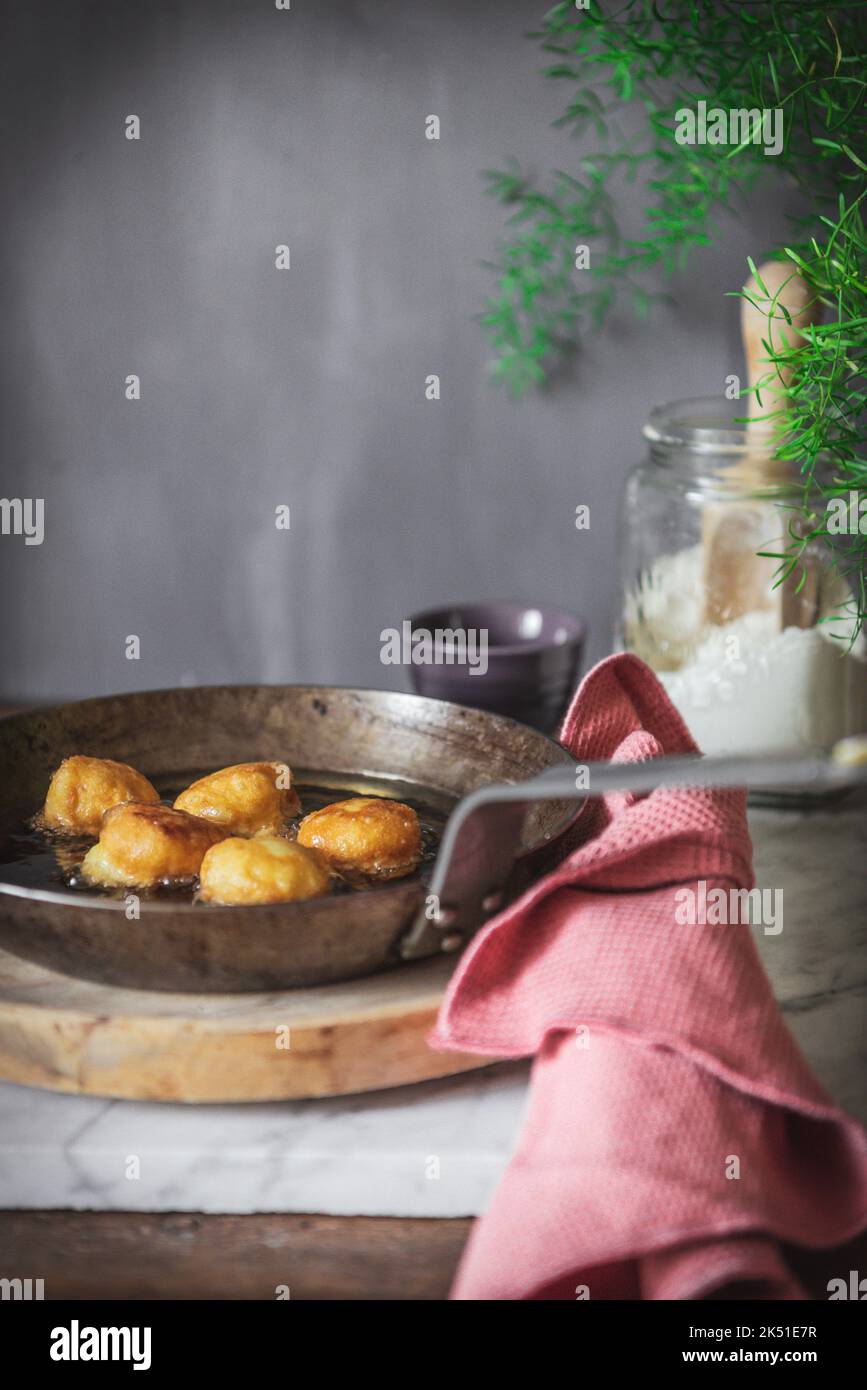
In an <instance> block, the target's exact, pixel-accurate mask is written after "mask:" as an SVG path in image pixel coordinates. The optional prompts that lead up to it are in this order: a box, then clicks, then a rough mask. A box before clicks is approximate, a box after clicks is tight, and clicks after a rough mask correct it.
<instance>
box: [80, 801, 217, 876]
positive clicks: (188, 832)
mask: <svg viewBox="0 0 867 1390" xmlns="http://www.w3.org/2000/svg"><path fill="white" fill-rule="evenodd" d="M226 833H227V832H226V831H225V830H222V829H221V828H220V827H219V826H218V825H211V823H210V822H209V821H206V820H202V819H201V818H200V817H199V816H188V815H187V814H186V812H185V811H174V810H172V808H171V807H170V806H151V805H147V804H143V803H142V802H138V801H127V802H125V803H124V804H123V805H122V806H113V807H112V809H111V810H110V811H106V813H105V816H104V817H103V821H102V829H101V831H100V835H99V839H98V840H97V842H96V844H95V845H94V846H93V848H92V849H89V850H88V852H87V854H86V855H85V857H84V862H83V864H82V866H81V872H82V874H83V876H84V878H86V879H87V881H88V883H95V884H101V885H102V886H103V887H106V888H116V887H130V888H147V887H149V886H151V885H153V884H155V883H159V882H160V880H162V879H166V880H170V881H171V880H175V879H186V878H194V877H195V876H196V874H197V873H198V872H199V869H200V867H201V863H202V859H203V858H204V856H205V851H206V850H208V849H210V848H211V845H215V844H216V843H217V842H218V841H219V840H224V839H225V838H226Z"/></svg>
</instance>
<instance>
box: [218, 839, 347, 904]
mask: <svg viewBox="0 0 867 1390" xmlns="http://www.w3.org/2000/svg"><path fill="white" fill-rule="evenodd" d="M199 876H200V884H201V886H200V889H199V897H200V898H201V899H202V901H203V902H207V903H224V904H227V905H229V904H233V903H286V902H292V901H293V900H294V899H302V898H320V897H322V895H323V894H324V893H327V892H328V890H329V888H330V887H331V875H330V874H329V872H328V869H327V868H326V866H325V864H324V862H323V860H322V859H321V858H320V857H319V855H318V854H317V853H316V851H315V850H312V849H303V848H302V846H301V845H299V844H296V843H295V841H294V840H284V839H278V838H277V837H276V836H273V835H272V836H265V835H261V836H259V837H258V838H257V839H255V840H242V839H240V838H239V837H237V836H232V838H231V839H228V840H223V842H222V844H219V845H214V847H213V849H209V850H208V852H207V854H206V855H205V857H204V859H203V860H202V867H201V870H200V874H199Z"/></svg>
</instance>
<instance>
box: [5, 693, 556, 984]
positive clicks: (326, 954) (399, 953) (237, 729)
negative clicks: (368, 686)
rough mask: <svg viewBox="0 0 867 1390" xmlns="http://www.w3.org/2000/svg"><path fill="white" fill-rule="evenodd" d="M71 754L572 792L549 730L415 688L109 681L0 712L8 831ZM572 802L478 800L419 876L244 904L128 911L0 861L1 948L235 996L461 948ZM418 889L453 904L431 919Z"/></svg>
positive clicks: (62, 966)
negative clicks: (79, 693) (58, 701)
mask: <svg viewBox="0 0 867 1390" xmlns="http://www.w3.org/2000/svg"><path fill="white" fill-rule="evenodd" d="M73 753H86V754H88V755H90V756H94V757H106V758H115V759H117V760H118V761H120V762H125V763H130V764H131V765H132V766H133V767H135V768H137V769H139V770H140V771H141V772H143V773H144V774H145V775H146V776H147V777H150V778H151V779H153V780H156V781H157V782H159V780H160V779H162V780H163V781H165V780H166V779H167V778H168V777H170V776H171V775H173V774H177V773H178V772H180V771H181V770H182V769H194V770H196V771H197V772H198V773H199V774H200V773H201V772H202V771H211V770H214V769H216V768H219V767H225V766H228V765H230V764H232V763H239V762H251V761H258V760H266V759H267V760H271V759H277V760H285V761H286V762H288V763H289V764H290V766H296V767H303V768H304V769H310V770H313V771H314V772H315V770H317V769H319V770H321V771H322V772H323V773H328V774H331V775H334V776H335V778H336V784H337V785H340V782H339V777H340V775H343V776H344V777H345V779H346V783H351V782H352V781H353V780H358V779H362V780H363V779H364V777H383V776H384V777H388V778H395V779H400V781H402V782H404V783H405V782H409V783H412V784H415V787H416V788H417V789H418V790H419V793H420V795H421V796H422V798H424V797H430V798H431V799H435V800H438V801H439V803H440V804H441V805H443V804H445V805H446V806H449V805H457V803H458V802H460V800H461V799H462V798H466V797H467V796H468V795H469V794H471V793H473V792H475V791H476V790H478V789H480V788H483V787H485V786H487V785H489V784H492V783H497V782H498V783H518V782H522V781H525V780H527V779H530V778H533V777H535V776H537V775H538V774H540V773H542V772H544V771H545V770H546V769H550V768H555V767H560V768H561V769H562V770H563V771H564V772H565V773H566V774H567V791H568V788H569V787H570V786H571V781H570V780H569V769H570V768H572V767H574V763H573V760H572V758H571V757H570V756H569V754H568V753H567V752H566V751H565V750H564V749H563V748H561V747H560V745H559V744H557V743H554V742H553V741H552V740H551V739H549V738H546V737H545V736H544V735H543V734H540V733H538V732H536V731H535V730H533V729H529V728H526V727H525V726H524V725H522V724H517V723H515V722H514V721H513V720H511V719H506V718H504V717H502V716H499V715H494V714H490V713H488V712H487V711H483V710H477V709H469V708H465V707H463V706H461V705H455V704H451V703H448V702H446V701H442V700H431V699H427V698H424V697H422V696H418V695H405V694H400V693H393V692H389V691H374V690H352V689H345V688H341V687H314V686H300V685H286V686H262V685H258V686H209V687H204V688H198V689H193V688H188V689H180V690H156V691H146V692H141V693H135V694H129V695H115V696H108V697H106V698H101V699H96V700H84V701H81V702H79V703H76V704H68V705H62V706H59V707H58V708H56V709H48V710H37V711H34V712H31V713H26V714H19V715H13V716H12V717H10V718H8V719H5V720H2V721H0V838H2V839H3V840H4V842H5V843H6V844H8V843H9V837H10V836H14V835H15V834H16V833H18V834H20V832H21V830H22V828H23V827H24V825H25V824H26V822H27V821H28V819H29V818H30V817H31V816H32V815H33V814H34V812H35V811H37V810H38V809H39V808H40V807H41V805H42V802H43V800H44V797H45V791H46V788H47V786H48V781H49V778H50V775H51V773H52V772H53V771H54V769H55V768H56V767H57V765H58V764H59V762H60V761H61V759H62V758H64V757H68V756H69V755H70V754H73ZM571 778H572V779H574V774H571ZM398 785H399V783H398ZM338 796H339V794H338ZM335 799H337V797H336V798H335ZM579 810H580V801H579V800H578V799H577V797H573V796H570V795H568V794H567V795H566V796H565V797H563V796H557V797H554V798H553V799H544V800H540V801H538V802H537V803H536V804H535V805H532V806H528V805H526V804H524V803H522V802H520V801H515V802H510V803H507V804H505V805H500V806H498V807H488V806H485V805H479V806H478V807H476V808H475V809H473V810H472V813H471V814H469V815H465V816H464V817H463V818H457V819H459V820H460V828H459V832H458V833H457V834H454V835H452V836H451V837H448V840H449V851H448V862H444V861H443V857H442V854H441V855H440V859H439V860H438V861H437V863H436V864H435V866H434V871H433V878H432V880H431V885H426V884H425V883H424V882H423V881H422V880H421V879H420V878H419V877H418V876H417V875H416V876H413V877H412V878H409V879H403V880H398V881H397V882H394V883H391V884H388V885H384V886H381V887H376V888H371V889H369V890H366V891H364V892H355V893H344V894H336V895H333V896H331V897H326V898H318V899H314V900H312V901H309V902H298V903H280V904H273V905H270V904H269V905H264V904H263V905H261V906H253V907H249V906H248V907H215V906H208V905H205V904H202V903H195V904H194V903H192V902H186V901H174V900H167V899H163V900H160V899H159V898H154V899H151V900H149V899H147V898H146V897H143V898H142V899H141V904H140V913H141V915H140V918H139V920H128V919H127V916H126V912H125V906H124V902H123V900H122V899H120V900H118V899H115V898H109V897H99V896H97V895H90V894H83V893H81V892H80V891H72V890H70V889H66V888H65V886H64V885H63V884H62V882H59V883H58V886H57V888H56V889H55V888H54V887H38V888H37V887H30V886H27V885H26V884H22V883H20V882H15V881H14V876H12V875H8V874H7V875H4V874H3V873H2V871H0V880H2V881H0V946H2V947H4V948H5V949H7V950H9V951H12V952H13V953H14V954H16V955H18V956H23V957H24V958H25V959H27V960H31V961H35V962H37V963H38V964H42V965H47V966H49V967H51V968H52V969H55V970H59V971H61V972H64V973H66V974H69V975H75V976H79V977H83V978H85V979H90V980H98V981H101V982H104V983H108V984H117V985H123V986H129V987H132V988H140V989H157V990H191V991H206V992H208V991H210V992H217V991H228V992H234V991H248V990H269V989H284V988H292V987H295V986H304V985H314V984H325V983H328V982H330V981H335V980H346V979H351V978H352V977H354V976H360V975H366V974H371V973H373V972H375V971H377V970H381V969H383V968H385V967H388V966H391V965H397V964H399V963H400V962H401V960H403V959H407V958H410V957H411V958H416V957H421V956H426V955H433V954H435V953H439V952H441V951H444V950H445V951H448V950H456V949H458V948H459V947H460V946H461V945H462V944H463V942H464V941H465V940H466V939H467V937H468V935H469V934H470V933H471V932H472V931H473V930H474V929H475V928H476V927H477V926H478V925H479V924H480V923H481V922H482V921H483V920H484V918H485V916H487V915H490V913H491V912H493V911H494V910H495V909H496V908H497V906H498V905H499V904H500V902H501V900H502V894H503V890H504V888H505V887H506V886H507V880H508V879H509V875H510V872H511V871H512V870H513V868H516V870H517V873H518V876H520V864H519V863H517V861H521V860H523V861H524V865H525V867H524V878H526V877H527V873H528V870H527V868H526V862H527V859H528V857H529V856H531V855H532V854H533V852H534V851H537V850H539V849H540V848H541V847H542V846H544V845H550V844H552V843H553V842H554V841H556V840H557V838H558V837H560V836H561V835H562V834H563V833H564V831H565V830H566V829H567V828H568V827H569V825H571V823H572V821H573V820H574V819H575V817H576V815H577V814H578V812H579ZM492 817H493V818H496V819H495V820H493V821H492V819H491V818H492ZM486 818H487V819H486ZM453 819H455V818H454V817H453ZM492 831H493V833H492ZM446 838H447V837H444V840H443V844H445V842H446ZM432 888H433V889H435V890H436V891H437V893H438V896H439V895H441V896H442V900H443V902H444V903H447V904H449V906H448V910H447V911H443V913H442V914H441V915H438V916H434V917H432V915H431V905H430V902H429V901H428V895H429V893H430V892H431V889H432Z"/></svg>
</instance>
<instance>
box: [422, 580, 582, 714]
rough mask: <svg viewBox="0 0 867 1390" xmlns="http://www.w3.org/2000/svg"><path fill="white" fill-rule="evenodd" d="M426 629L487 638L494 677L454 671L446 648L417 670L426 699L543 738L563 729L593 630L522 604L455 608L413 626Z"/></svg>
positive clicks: (429, 612) (430, 613)
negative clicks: (492, 716) (472, 710)
mask: <svg viewBox="0 0 867 1390" xmlns="http://www.w3.org/2000/svg"><path fill="white" fill-rule="evenodd" d="M410 622H411V623H412V629H413V632H415V631H416V630H418V629H424V630H425V631H427V632H430V633H436V631H437V629H440V630H446V629H449V628H451V629H460V630H463V631H464V632H467V631H469V630H475V631H476V632H480V631H486V632H487V634H488V637H487V643H488V650H487V660H488V665H487V670H486V671H485V672H484V673H482V672H481V671H474V670H473V668H472V666H471V665H470V664H469V663H466V664H464V665H457V664H454V663H453V662H452V663H449V662H448V661H447V660H446V659H445V658H446V656H447V655H448V651H447V648H446V646H445V645H444V644H443V643H442V642H440V643H435V644H434V652H435V656H436V660H435V661H434V662H429V663H425V664H423V665H418V666H416V665H413V666H411V667H410V671H411V675H412V681H413V685H414V686H415V689H416V691H417V692H418V694H419V695H429V696H432V697H433V698H434V699H436V700H452V701H454V702H455V703H456V704H461V705H473V706H475V707H476V708H477V709H486V710H492V711H494V712H495V713H496V714H507V715H509V716H510V717H511V718H512V719H518V720H520V721H521V723H522V724H529V725H530V726H531V727H532V728H534V729H541V730H542V732H543V733H551V732H552V731H553V730H554V729H556V727H557V725H558V723H559V722H560V720H561V718H562V717H563V715H564V713H565V711H566V707H567V705H568V703H569V700H570V698H571V696H572V694H573V693H574V690H575V686H576V685H577V682H578V674H579V670H580V665H581V655H582V651H583V648H584V638H585V634H586V631H587V628H586V624H585V623H584V621H583V620H582V619H581V618H578V617H576V616H575V615H574V614H573V613H565V612H563V611H562V610H561V609H559V608H540V607H534V606H532V605H529V604H519V603H453V604H450V605H449V606H448V607H447V608H428V609H425V610H424V611H423V612H420V613H414V614H413V615H412V617H411V618H410Z"/></svg>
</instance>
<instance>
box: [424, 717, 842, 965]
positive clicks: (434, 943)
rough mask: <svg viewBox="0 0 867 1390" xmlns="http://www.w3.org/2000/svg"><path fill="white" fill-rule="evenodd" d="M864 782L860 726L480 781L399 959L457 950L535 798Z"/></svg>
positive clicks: (474, 925)
mask: <svg viewBox="0 0 867 1390" xmlns="http://www.w3.org/2000/svg"><path fill="white" fill-rule="evenodd" d="M865 784H867V735H857V736H855V737H853V738H849V739H845V740H843V742H842V743H839V744H837V745H836V747H835V748H834V749H833V750H832V752H831V756H830V758H824V757H818V756H810V755H807V756H795V757H787V756H785V755H784V756H776V757H751V758H750V757H731V758H704V757H701V756H700V755H697V754H694V753H693V754H686V755H683V756H678V757H668V758H651V759H649V760H648V761H647V762H644V763H587V764H585V765H584V766H583V767H581V766H576V767H568V768H565V767H553V768H548V769H547V770H546V771H545V772H541V773H539V774H538V776H536V777H532V778H530V780H529V781H526V782H517V783H511V784H504V785H494V786H490V787H481V788H480V789H479V790H478V791H475V792H472V793H471V794H470V795H469V796H467V797H465V798H464V800H463V801H461V802H460V803H459V805H458V806H457V807H456V808H455V810H454V812H453V813H452V815H451V817H450V819H449V822H448V825H447V826H446V829H445V834H444V835H443V839H442V844H441V846H440V852H439V855H438V857H437V862H436V864H435V865H434V871H433V876H432V878H431V882H430V888H429V892H428V897H427V901H426V903H425V906H424V907H423V908H422V909H421V910H420V911H419V912H418V914H417V915H416V917H415V918H414V919H413V922H412V924H411V926H410V927H409V928H408V930H407V932H406V934H405V935H404V936H403V937H402V938H401V940H400V943H399V951H400V954H401V956H402V957H403V959H404V960H414V959H416V958H417V957H419V956H429V955H432V954H433V953H434V952H435V951H457V950H459V949H460V948H461V947H462V946H463V945H464V943H465V941H467V940H468V939H469V937H470V936H471V935H472V934H473V932H475V931H476V930H477V929H478V928H479V927H480V926H481V924H482V923H483V922H484V921H485V920H486V918H488V917H490V916H491V915H492V914H493V913H494V912H496V911H497V910H498V909H499V907H500V906H501V904H502V901H503V889H504V887H505V884H506V881H507V879H508V877H509V874H510V872H511V870H512V866H513V864H514V861H515V859H516V857H517V854H518V851H519V850H520V848H521V840H522V835H521V832H522V830H523V827H524V820H525V818H526V815H527V810H528V809H529V806H530V805H531V804H532V803H533V802H535V801H545V800H554V799H557V800H559V799H564V800H565V799H568V798H570V797H575V799H576V800H577V801H580V802H584V801H586V799H587V798H588V797H589V796H602V795H604V794H606V793H608V792H616V791H632V792H636V793H639V794H640V793H644V792H650V791H653V790H655V789H656V788H658V787H709V786H710V787H749V786H754V787H755V786H759V787H774V788H777V787H784V788H785V787H798V788H805V789H808V790H830V791H839V790H843V789H844V788H848V787H856V786H863V785H865Z"/></svg>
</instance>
